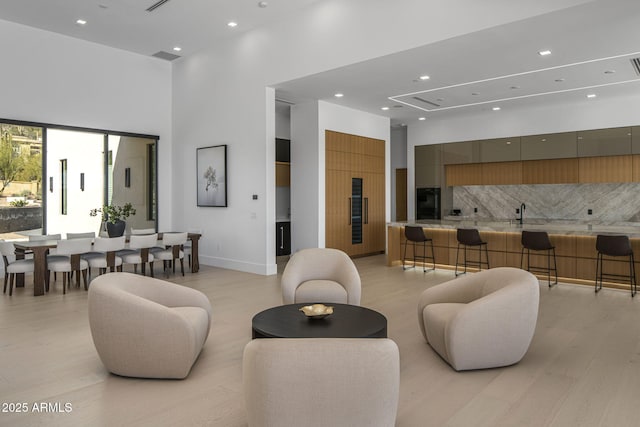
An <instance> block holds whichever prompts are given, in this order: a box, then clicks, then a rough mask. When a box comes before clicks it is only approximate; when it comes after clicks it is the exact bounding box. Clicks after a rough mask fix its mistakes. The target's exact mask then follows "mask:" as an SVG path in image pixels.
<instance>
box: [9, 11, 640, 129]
mask: <svg viewBox="0 0 640 427" xmlns="http://www.w3.org/2000/svg"><path fill="white" fill-rule="evenodd" d="M156 1H157V0H95V1H94V0H55V1H53V0H46V1H43V0H2V1H0V18H1V19H4V20H8V21H13V22H17V23H21V24H24V25H29V26H33V27H37V28H41V29H45V30H49V31H53V32H57V33H61V34H65V35H68V36H71V37H76V38H80V39H84V40H88V41H92V42H95V43H100V44H104V45H107V46H112V47H116V48H119V49H124V50H128V51H132V52H136V53H139V54H142V55H152V54H154V53H156V52H159V51H165V52H168V53H172V54H177V55H181V56H188V55H190V54H192V53H194V52H196V51H199V50H201V49H204V48H206V47H209V46H211V45H215V43H216V42H219V41H221V40H223V39H225V38H228V37H233V36H234V35H237V34H238V33H239V32H243V31H248V30H250V29H252V28H256V27H258V26H262V25H266V24H269V23H272V22H274V21H276V20H281V19H287V17H288V16H290V15H293V14H294V13H295V12H296V11H297V10H299V9H301V8H304V7H307V6H309V5H310V4H311V3H314V2H317V1H321V0H267V3H268V7H266V8H261V7H259V6H258V1H239V0H169V1H168V2H167V3H165V4H164V5H162V6H160V7H159V8H157V9H156V10H155V11H153V12H147V11H146V9H147V8H148V7H149V6H151V5H152V4H154V3H156ZM77 19H85V20H86V21H87V24H86V25H84V26H81V25H78V24H76V20H77ZM230 20H235V21H237V22H238V23H239V25H238V27H236V28H234V29H231V28H229V27H228V26H227V25H226V24H227V22H228V21H230ZM639 22H640V1H639V0H597V1H593V2H590V3H585V4H582V5H580V6H575V7H572V8H569V9H565V10H561V11H559V12H554V13H551V14H546V15H542V16H539V17H535V18H531V19H527V20H524V21H519V22H515V23H511V24H507V25H503V26H499V27H494V28H491V29H488V30H483V31H480V32H477V33H473V34H468V35H464V36H461V37H456V38H452V39H449V40H444V41H442V42H438V43H434V44H431V45H427V46H423V47H419V48H416V49H412V50H409V51H404V52H398V53H396V54H393V55H389V56H385V57H381V58H377V59H373V60H370V61H366V62H362V63H358V64H353V65H350V66H347V67H343V68H340V69H336V70H331V71H327V72H323V73H320V74H316V75H313V76H308V77H305V78H302V79H297V80H294V81H290V82H283V83H280V84H277V85H276V86H275V87H276V96H277V97H278V98H279V99H284V100H287V101H290V102H292V103H297V102H303V101H306V100H312V99H321V100H326V101H328V102H334V103H337V104H341V105H345V106H349V107H352V108H356V109H360V110H364V111H368V112H371V113H374V114H379V115H383V116H388V117H390V118H391V119H392V123H393V124H399V123H409V122H411V121H415V120H418V118H419V117H429V116H430V115H437V114H455V113H459V112H460V113H464V112H469V111H473V110H491V109H492V108H493V107H500V108H501V109H502V110H505V109H510V108H517V107H518V106H520V105H532V104H536V105H539V104H544V103H550V102H567V101H570V102H597V101H598V100H599V99H603V98H606V97H612V96H624V95H626V94H629V93H640V92H639V91H640V81H639V80H638V79H640V75H638V74H636V72H635V71H634V70H633V68H632V67H631V63H630V62H629V59H630V58H631V57H640V25H638V23H639ZM425 25H428V23H425ZM390 29H391V27H390ZM174 46H180V47H181V48H182V51H181V52H174V51H173V50H172V49H173V47H174ZM543 49H550V50H551V51H552V54H551V55H549V56H544V57H543V56H540V55H538V51H540V50H543ZM603 58H605V59H603ZM606 58H608V59H606ZM608 70H613V71H615V72H614V73H608V74H606V73H605V71H608ZM423 74H428V75H429V76H430V79H429V80H426V81H421V80H419V79H418V77H419V76H420V75H423ZM556 80H561V81H556ZM336 92H342V93H344V97H343V98H340V99H338V98H335V97H334V96H333V95H334V94H335V93H336ZM474 93H475V95H474ZM590 93H594V94H596V95H597V97H596V98H592V99H588V98H587V97H586V95H587V94H590ZM414 97H418V98H421V99H424V100H427V101H429V102H433V103H435V104H438V105H439V107H434V106H432V105H429V104H425V103H424V102H422V101H420V100H416V99H415V98H414ZM381 107H389V110H388V111H383V110H381ZM496 114H500V112H496Z"/></svg>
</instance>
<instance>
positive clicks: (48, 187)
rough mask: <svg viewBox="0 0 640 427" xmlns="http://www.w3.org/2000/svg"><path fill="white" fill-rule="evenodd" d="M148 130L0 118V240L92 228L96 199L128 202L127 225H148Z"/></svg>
mask: <svg viewBox="0 0 640 427" xmlns="http://www.w3.org/2000/svg"><path fill="white" fill-rule="evenodd" d="M157 141H158V138H157V137H156V136H152V135H139V134H129V133H121V132H109V131H101V130H96V129H83V128H73V127H66V126H57V125H46V124H39V123H33V122H18V121H8V120H4V119H0V239H10V240H13V239H24V238H25V237H26V236H28V235H31V234H45V233H46V234H57V233H61V234H63V235H64V234H66V233H70V232H72V233H73V232H88V231H94V232H96V233H99V232H100V231H101V229H102V223H101V216H100V215H98V216H90V215H89V212H90V211H91V210H92V209H96V208H101V207H102V206H104V205H116V206H122V205H124V204H126V203H131V204H132V206H133V208H134V209H135V210H136V215H134V216H131V217H129V218H127V229H128V230H130V229H131V228H132V227H133V228H156V221H157Z"/></svg>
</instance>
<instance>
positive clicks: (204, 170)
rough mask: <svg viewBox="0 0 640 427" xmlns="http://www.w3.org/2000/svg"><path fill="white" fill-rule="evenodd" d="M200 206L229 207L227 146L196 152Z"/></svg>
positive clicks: (206, 148) (212, 147)
mask: <svg viewBox="0 0 640 427" xmlns="http://www.w3.org/2000/svg"><path fill="white" fill-rule="evenodd" d="M196 173H197V175H196V197H197V204H198V206H202V207H224V208H226V207H227V145H226V144H225V145H214V146H211V147H200V148H198V149H197V150H196Z"/></svg>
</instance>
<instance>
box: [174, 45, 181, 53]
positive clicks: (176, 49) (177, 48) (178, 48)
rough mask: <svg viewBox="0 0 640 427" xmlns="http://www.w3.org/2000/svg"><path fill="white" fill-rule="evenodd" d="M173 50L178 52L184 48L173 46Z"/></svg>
mask: <svg viewBox="0 0 640 427" xmlns="http://www.w3.org/2000/svg"><path fill="white" fill-rule="evenodd" d="M173 50H175V51H176V52H180V51H181V50H182V48H181V47H180V46H176V47H174V48H173Z"/></svg>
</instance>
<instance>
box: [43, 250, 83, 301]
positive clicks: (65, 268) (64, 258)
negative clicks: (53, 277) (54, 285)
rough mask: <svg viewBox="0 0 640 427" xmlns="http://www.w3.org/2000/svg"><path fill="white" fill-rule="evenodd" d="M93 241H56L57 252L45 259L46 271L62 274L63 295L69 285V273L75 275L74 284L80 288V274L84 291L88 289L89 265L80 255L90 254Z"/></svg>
mask: <svg viewBox="0 0 640 427" xmlns="http://www.w3.org/2000/svg"><path fill="white" fill-rule="evenodd" d="M92 240H93V239H90V238H85V239H65V240H60V241H58V248H57V249H58V250H57V253H56V255H53V256H51V255H50V256H48V257H47V264H48V270H49V271H53V272H54V273H55V272H60V273H64V274H63V275H62V293H63V294H65V293H66V292H67V291H66V288H67V287H68V285H67V282H68V284H69V285H71V273H72V272H74V273H75V274H76V283H77V285H78V287H80V273H81V272H82V277H83V281H84V289H85V290H87V289H88V283H87V270H88V269H89V263H88V262H87V260H86V259H83V258H82V256H81V255H82V254H85V253H87V252H91V243H92Z"/></svg>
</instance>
